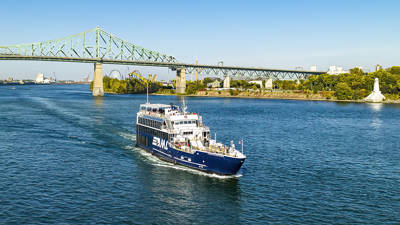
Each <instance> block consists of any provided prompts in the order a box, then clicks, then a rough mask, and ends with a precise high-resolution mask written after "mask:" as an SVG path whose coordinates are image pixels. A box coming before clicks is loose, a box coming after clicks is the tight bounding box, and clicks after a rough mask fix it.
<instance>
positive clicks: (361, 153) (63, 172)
mask: <svg viewBox="0 0 400 225" xmlns="http://www.w3.org/2000/svg"><path fill="white" fill-rule="evenodd" d="M150 100H151V102H160V103H170V102H173V103H179V101H180V100H179V98H177V97H174V96H151V98H150ZM144 101H145V96H143V95H107V96H105V97H104V98H94V97H92V96H91V95H90V92H89V91H88V86H83V85H82V86H79V85H76V86H73V85H71V86H17V87H16V89H12V88H11V87H10V86H1V87H0V128H1V129H0V224H25V223H29V224H42V223H49V224H71V223H77V224H111V223H113V224H132V223H133V224H333V223H339V224H383V223H393V224H399V223H400V132H399V131H400V130H399V128H400V106H399V105H389V104H387V105H380V104H355V103H354V104H353V103H352V104H343V103H340V104H339V103H332V102H312V101H291V100H263V99H233V98H232V99H230V98H203V97H192V98H187V102H188V107H189V110H190V111H194V112H198V113H200V114H201V115H202V116H203V120H204V122H205V124H207V125H208V126H210V127H211V130H212V132H215V131H216V132H217V139H218V140H219V141H223V142H224V143H226V144H228V143H229V141H230V140H231V139H233V140H235V142H236V143H237V141H238V140H240V139H241V138H243V139H244V143H245V153H246V154H247V160H246V162H245V163H244V165H243V167H242V169H241V170H240V174H239V175H238V176H235V177H220V176H212V175H211V176H210V175H207V174H203V173H200V172H196V171H192V170H188V169H185V168H182V167H179V166H174V165H172V164H168V163H165V162H161V161H159V160H158V159H157V158H155V157H153V156H151V155H149V154H147V153H145V152H144V151H142V150H140V149H137V148H135V147H134V145H135V115H136V111H137V109H138V106H139V104H140V103H143V102H144Z"/></svg>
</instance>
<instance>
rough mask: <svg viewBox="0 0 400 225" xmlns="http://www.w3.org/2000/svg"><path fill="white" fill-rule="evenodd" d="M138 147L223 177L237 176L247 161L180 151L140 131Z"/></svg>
mask: <svg viewBox="0 0 400 225" xmlns="http://www.w3.org/2000/svg"><path fill="white" fill-rule="evenodd" d="M154 138H155V139H156V141H155V140H153V139H154ZM136 145H137V146H138V147H140V148H143V149H145V150H146V151H148V152H150V153H151V154H153V155H155V156H157V157H158V158H160V159H162V160H165V161H168V162H172V163H175V164H179V165H183V166H187V167H190V168H193V169H197V170H201V171H204V172H207V173H215V174H221V175H234V174H236V173H237V172H238V171H239V169H240V167H241V166H242V164H243V162H244V160H245V159H238V158H233V157H228V156H224V155H219V154H214V153H209V152H202V151H196V150H195V151H193V153H189V152H183V151H179V150H177V149H175V148H173V147H172V146H171V145H169V144H168V142H167V141H166V140H162V139H160V138H158V137H154V136H153V135H150V134H147V133H143V132H138V131H137V132H136Z"/></svg>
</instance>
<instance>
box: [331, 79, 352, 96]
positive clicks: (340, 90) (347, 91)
mask: <svg viewBox="0 0 400 225" xmlns="http://www.w3.org/2000/svg"><path fill="white" fill-rule="evenodd" d="M335 96H336V98H337V99H339V100H350V99H352V98H353V91H352V90H351V88H350V87H349V85H348V84H346V83H344V82H341V83H338V84H337V85H336V91H335Z"/></svg>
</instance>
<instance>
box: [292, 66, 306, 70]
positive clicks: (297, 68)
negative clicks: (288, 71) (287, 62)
mask: <svg viewBox="0 0 400 225" xmlns="http://www.w3.org/2000/svg"><path fill="white" fill-rule="evenodd" d="M294 69H295V70H304V69H303V67H302V66H296V68H294Z"/></svg>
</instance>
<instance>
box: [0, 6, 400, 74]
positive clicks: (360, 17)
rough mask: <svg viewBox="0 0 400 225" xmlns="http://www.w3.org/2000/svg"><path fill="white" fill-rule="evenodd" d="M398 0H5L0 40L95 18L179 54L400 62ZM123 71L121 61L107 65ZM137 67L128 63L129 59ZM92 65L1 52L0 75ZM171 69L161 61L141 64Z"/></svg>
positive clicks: (351, 63)
mask: <svg viewBox="0 0 400 225" xmlns="http://www.w3.org/2000/svg"><path fill="white" fill-rule="evenodd" d="M399 2H400V1H378V0H377V1H368V0H366V1H361V0H360V1H355V0H335V1H321V0H319V1H314V0H303V1H300V0H299V1H294V0H293V1H289V0H280V1H267V0H265V1H251V0H248V1H243V0H241V1H234V0H229V1H223V0H221V1H216V0H213V1H206V0H203V1H150V0H148V1H120V0H113V1H85V0H80V1H65V2H62V3H60V2H59V1H15V0H14V1H8V0H6V1H4V0H3V1H1V2H0V7H1V9H2V10H1V13H0V30H1V32H0V45H8V44H19V43H30V42H37V41H42V40H51V39H55V38H60V37H64V36H67V35H70V34H74V33H79V32H82V31H86V30H89V29H91V28H94V27H96V26H100V27H102V28H103V29H105V30H106V31H108V32H110V33H112V34H115V35H117V36H119V37H121V38H123V39H125V40H127V41H130V42H132V43H135V44H137V45H140V46H143V47H146V48H148V49H154V50H157V51H160V52H162V53H166V54H169V55H173V56H175V57H176V58H177V59H178V60H179V61H182V62H189V63H190V62H194V61H195V59H196V58H198V59H199V62H200V63H209V64H216V63H217V62H218V61H221V60H222V61H224V64H225V65H243V66H258V67H269V68H287V69H294V68H295V67H296V66H303V67H304V68H305V69H308V68H309V66H311V65H316V66H317V67H318V70H327V68H328V66H329V65H339V66H343V67H345V68H352V67H355V66H362V67H363V68H367V69H372V68H373V66H374V65H375V64H378V63H379V64H381V65H383V66H384V67H388V66H392V65H399V64H400V39H399V37H400V29H399V28H398V27H399V21H400V13H399V9H400V3H399ZM114 68H115V69H118V70H120V71H121V72H125V71H126V70H127V67H126V66H112V65H106V66H105V68H104V72H105V73H108V72H109V71H110V70H111V69H114ZM130 68H133V67H130ZM92 70H93V66H92V65H91V64H79V63H76V64H75V63H56V62H29V61H19V62H10V61H0V79H4V78H6V77H8V76H11V75H12V76H14V77H16V78H22V77H24V78H33V77H34V76H35V74H36V73H37V72H43V73H45V75H49V74H52V73H53V72H55V73H56V75H57V78H58V79H80V78H81V77H82V76H83V75H85V74H88V73H90V74H92V73H93V72H92ZM142 70H143V71H144V72H145V73H147V72H155V73H158V74H159V76H161V78H165V79H166V78H172V72H170V74H169V77H168V72H167V70H166V69H157V68H145V69H142Z"/></svg>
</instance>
